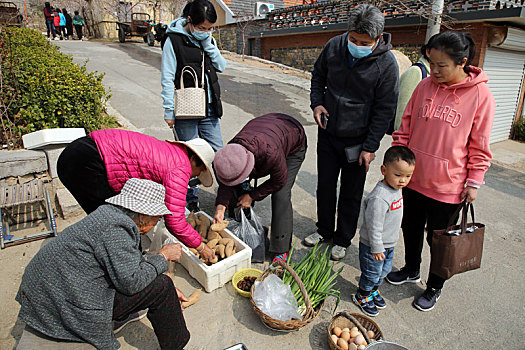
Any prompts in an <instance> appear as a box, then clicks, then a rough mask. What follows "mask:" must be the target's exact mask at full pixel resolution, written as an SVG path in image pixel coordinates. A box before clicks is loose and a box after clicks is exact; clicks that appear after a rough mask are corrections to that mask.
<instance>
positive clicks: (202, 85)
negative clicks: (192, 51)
mask: <svg viewBox="0 0 525 350" xmlns="http://www.w3.org/2000/svg"><path fill="white" fill-rule="evenodd" d="M201 87H202V88H203V89H204V50H203V51H202V75H201Z"/></svg>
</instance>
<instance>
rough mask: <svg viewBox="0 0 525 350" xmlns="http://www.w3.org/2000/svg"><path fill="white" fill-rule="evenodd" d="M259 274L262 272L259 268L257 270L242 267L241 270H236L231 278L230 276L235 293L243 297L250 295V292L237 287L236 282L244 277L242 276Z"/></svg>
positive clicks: (257, 275)
mask: <svg viewBox="0 0 525 350" xmlns="http://www.w3.org/2000/svg"><path fill="white" fill-rule="evenodd" d="M261 274H262V271H261V270H257V269H242V270H239V271H237V272H236V273H235V275H233V278H232V284H233V288H235V290H236V291H237V293H239V294H240V295H242V296H243V297H246V298H249V297H250V292H249V291H245V290H242V289H240V288H239V287H237V283H239V281H241V280H242V279H244V277H259V276H260V275H261Z"/></svg>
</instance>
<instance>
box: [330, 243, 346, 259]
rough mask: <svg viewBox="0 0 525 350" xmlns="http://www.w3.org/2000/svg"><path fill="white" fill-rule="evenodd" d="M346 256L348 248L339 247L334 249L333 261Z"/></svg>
mask: <svg viewBox="0 0 525 350" xmlns="http://www.w3.org/2000/svg"><path fill="white" fill-rule="evenodd" d="M345 255H346V248H345V247H341V246H339V245H334V246H333V247H332V260H341V259H343V258H344V257H345Z"/></svg>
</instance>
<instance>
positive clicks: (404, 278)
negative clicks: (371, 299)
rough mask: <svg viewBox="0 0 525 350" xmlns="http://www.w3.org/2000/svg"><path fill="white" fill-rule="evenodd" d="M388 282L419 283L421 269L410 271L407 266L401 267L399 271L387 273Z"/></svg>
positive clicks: (396, 283) (397, 283) (395, 283)
mask: <svg viewBox="0 0 525 350" xmlns="http://www.w3.org/2000/svg"><path fill="white" fill-rule="evenodd" d="M385 279H386V280H387V282H388V283H391V284H394V285H396V286H398V285H400V284H404V283H418V282H419V281H421V277H419V271H416V272H409V271H408V270H407V269H406V268H405V267H403V268H401V270H399V271H394V272H390V273H389V274H388V275H386V278H385Z"/></svg>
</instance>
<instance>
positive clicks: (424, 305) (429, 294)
mask: <svg viewBox="0 0 525 350" xmlns="http://www.w3.org/2000/svg"><path fill="white" fill-rule="evenodd" d="M440 296H441V289H435V288H432V287H428V288H427V289H426V290H425V291H424V292H423V294H421V295H420V296H419V298H417V299H416V300H414V302H413V303H412V304H413V305H414V307H415V308H416V309H418V310H420V311H430V310H432V309H433V308H434V306H436V303H437V301H438V300H439V297H440Z"/></svg>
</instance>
